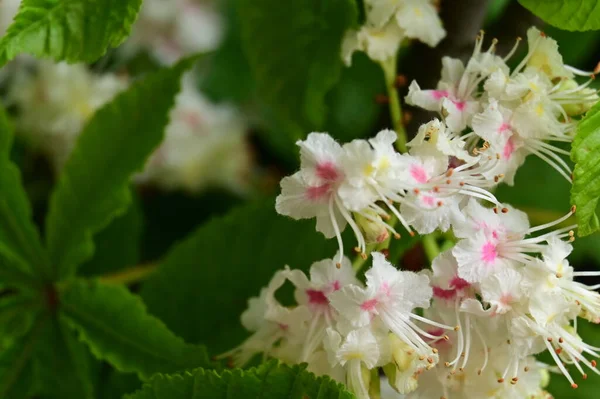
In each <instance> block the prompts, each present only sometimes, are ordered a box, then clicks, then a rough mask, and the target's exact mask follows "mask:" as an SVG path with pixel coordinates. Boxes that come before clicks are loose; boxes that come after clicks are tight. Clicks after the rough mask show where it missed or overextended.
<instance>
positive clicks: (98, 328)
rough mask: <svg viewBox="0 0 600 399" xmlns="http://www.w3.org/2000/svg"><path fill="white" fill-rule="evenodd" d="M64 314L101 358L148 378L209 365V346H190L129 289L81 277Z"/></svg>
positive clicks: (65, 294) (70, 289) (70, 288)
mask: <svg viewBox="0 0 600 399" xmlns="http://www.w3.org/2000/svg"><path fill="white" fill-rule="evenodd" d="M60 303H61V307H62V310H63V312H64V317H65V318H66V320H67V321H68V323H69V324H70V325H71V326H72V327H73V328H75V329H76V330H77V331H78V332H79V334H80V338H81V340H82V341H84V342H85V343H86V344H88V346H89V347H90V349H91V351H92V353H93V354H94V355H95V356H96V357H98V358H99V359H104V360H108V361H109V362H110V363H111V364H112V365H113V366H114V367H116V368H117V369H118V370H120V371H123V372H138V373H139V374H140V376H142V377H144V378H148V377H150V376H151V375H152V374H154V373H157V372H164V373H171V372H175V371H178V370H184V369H187V368H194V367H199V366H203V367H206V366H208V365H209V360H208V356H207V355H206V351H205V349H204V348H203V347H199V346H193V345H188V344H186V343H185V342H183V340H182V339H180V338H179V337H177V336H175V335H174V334H173V333H172V332H171V331H169V330H168V329H167V328H166V327H165V325H164V324H163V323H162V322H161V321H160V320H158V319H156V318H155V317H152V316H150V315H148V313H147V312H146V308H145V306H144V304H143V303H142V301H141V300H140V298H138V297H137V296H135V295H133V294H132V293H131V292H129V290H127V288H125V287H123V286H118V285H108V284H102V283H99V282H97V281H84V280H75V281H73V282H70V283H69V284H68V285H67V286H66V287H65V288H64V289H63V291H62V292H61V297H60Z"/></svg>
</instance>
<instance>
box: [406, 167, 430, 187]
mask: <svg viewBox="0 0 600 399" xmlns="http://www.w3.org/2000/svg"><path fill="white" fill-rule="evenodd" d="M410 175H411V176H412V178H413V179H415V180H416V181H417V183H421V184H423V183H427V172H426V171H425V168H423V167H422V166H420V165H415V164H413V165H411V166H410Z"/></svg>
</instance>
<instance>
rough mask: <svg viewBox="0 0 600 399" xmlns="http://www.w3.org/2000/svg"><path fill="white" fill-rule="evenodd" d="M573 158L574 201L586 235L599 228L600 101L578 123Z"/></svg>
mask: <svg viewBox="0 0 600 399" xmlns="http://www.w3.org/2000/svg"><path fill="white" fill-rule="evenodd" d="M571 159H572V160H573V161H574V162H575V170H574V171H573V188H572V189H571V202H572V203H573V204H574V205H575V206H577V213H576V215H577V223H578V225H579V228H578V234H579V235H580V236H586V235H589V234H592V233H593V232H595V231H597V230H598V229H600V223H599V221H598V216H597V215H596V208H597V207H598V200H599V199H600V179H598V176H599V175H600V103H598V104H596V105H595V106H594V107H593V108H592V109H591V110H589V111H588V113H587V114H586V115H585V117H584V118H583V119H582V120H581V121H580V122H579V124H578V125H577V135H576V136H575V140H574V141H573V148H572V149H571Z"/></svg>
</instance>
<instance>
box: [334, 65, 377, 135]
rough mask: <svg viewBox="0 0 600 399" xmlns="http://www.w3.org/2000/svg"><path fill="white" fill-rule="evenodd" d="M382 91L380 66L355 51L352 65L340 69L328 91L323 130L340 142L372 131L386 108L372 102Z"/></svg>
mask: <svg viewBox="0 0 600 399" xmlns="http://www.w3.org/2000/svg"><path fill="white" fill-rule="evenodd" d="M381 93H385V81H384V78H383V73H382V71H381V68H380V66H379V65H377V64H376V63H374V62H373V61H371V60H370V59H369V58H368V57H367V56H366V55H365V54H364V53H357V54H356V55H355V56H354V59H353V60H352V66H351V67H349V68H344V69H343V70H342V75H341V79H340V81H339V83H338V84H337V85H336V86H335V87H334V88H333V89H332V90H331V91H330V92H329V93H328V94H327V105H328V109H329V113H328V116H327V124H326V127H327V129H326V130H327V131H328V132H329V133H330V134H331V135H332V136H333V137H335V138H336V139H338V140H340V141H351V140H353V139H355V138H358V137H367V136H369V135H370V134H372V131H371V130H372V129H373V126H374V125H375V124H376V122H377V119H378V118H379V116H380V115H381V111H382V109H383V107H385V106H382V105H381V104H378V103H377V102H376V101H375V98H376V96H377V95H378V94H381ZM357 110H360V112H357Z"/></svg>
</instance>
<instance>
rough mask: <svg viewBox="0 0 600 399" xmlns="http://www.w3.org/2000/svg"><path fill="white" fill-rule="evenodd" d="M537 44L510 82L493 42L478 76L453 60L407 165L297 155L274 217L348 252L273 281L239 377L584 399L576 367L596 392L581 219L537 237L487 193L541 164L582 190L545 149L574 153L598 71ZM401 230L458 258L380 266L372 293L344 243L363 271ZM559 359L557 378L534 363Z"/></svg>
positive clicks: (448, 397)
mask: <svg viewBox="0 0 600 399" xmlns="http://www.w3.org/2000/svg"><path fill="white" fill-rule="evenodd" d="M396 3H397V4H400V3H402V4H404V2H396ZM396 3H395V4H396ZM406 3H407V4H408V3H409V2H408V1H407V2H406ZM367 4H370V5H372V3H371V2H367ZM421 4H422V3H421ZM369 10H371V12H373V10H374V9H373V8H369ZM528 42H529V49H528V52H527V55H526V56H525V58H524V59H523V60H522V62H521V63H520V64H519V65H518V66H517V67H516V68H515V69H513V71H512V72H511V71H510V70H509V68H508V66H507V65H506V60H507V59H508V58H509V57H510V56H512V54H513V53H514V52H516V51H517V46H518V43H517V45H515V48H514V49H513V50H512V51H511V54H509V56H508V57H505V58H500V57H498V56H496V55H495V54H494V45H495V43H493V44H492V46H491V47H490V48H489V49H488V50H487V51H482V43H483V37H480V38H478V40H477V43H476V47H475V51H474V53H473V56H472V57H471V59H470V60H469V61H468V62H467V64H466V66H465V65H464V64H463V63H462V62H460V61H458V60H454V59H450V58H445V59H444V61H443V70H442V80H441V81H440V83H439V85H438V88H437V89H436V90H421V89H420V88H419V86H418V84H417V83H415V82H413V83H412V84H411V86H410V91H409V94H408V96H407V102H409V103H412V104H414V105H418V106H421V107H423V108H426V109H428V110H431V111H437V112H438V113H439V119H437V118H436V119H433V120H432V121H430V122H429V123H426V124H424V125H422V126H421V127H420V128H419V130H418V132H417V134H416V136H415V137H414V139H413V140H412V141H410V142H409V143H408V148H409V151H408V153H405V154H401V153H398V152H396V151H395V149H394V142H395V141H396V138H397V135H396V133H395V132H393V131H390V130H384V131H381V132H379V133H378V134H377V135H376V136H375V137H374V138H372V139H369V140H354V141H352V142H350V143H346V144H343V145H340V144H339V143H337V142H336V141H335V140H334V139H333V138H331V137H330V136H329V135H327V134H325V133H311V134H309V135H308V137H307V138H306V140H303V141H299V142H298V143H297V144H298V146H299V147H300V163H301V166H300V170H299V171H298V172H296V173H294V174H293V175H291V176H288V177H285V178H283V179H282V181H281V194H280V195H279V196H278V197H277V200H276V209H277V211H278V212H279V213H280V214H283V215H287V216H290V217H292V218H295V219H312V218H315V219H316V228H317V230H318V231H319V232H321V233H323V234H324V235H325V236H326V237H328V238H332V237H336V238H337V241H338V245H339V251H338V253H337V254H336V255H335V256H334V258H333V259H325V260H321V261H318V262H316V263H314V264H313V265H312V267H311V268H310V277H308V276H306V275H305V274H304V273H303V272H302V271H299V270H291V269H289V268H288V267H286V268H285V269H284V270H280V271H278V272H276V273H275V275H274V277H273V278H272V280H271V282H270V283H269V285H268V286H267V287H265V288H264V289H263V290H262V291H261V293H260V296H259V297H258V298H252V299H251V300H250V301H249V308H248V310H247V311H246V312H245V313H244V314H243V315H242V323H243V325H244V326H245V327H246V328H247V329H248V330H249V331H251V332H253V335H252V336H251V337H250V338H248V339H247V340H246V341H245V342H243V343H242V344H241V345H240V346H238V347H237V348H235V349H233V350H232V351H230V352H228V353H225V354H224V355H223V356H227V357H231V358H232V360H233V362H234V363H236V364H238V365H244V364H247V363H248V362H249V361H250V360H251V359H252V358H253V357H254V356H255V355H257V354H263V356H266V357H275V358H278V359H281V360H283V361H285V362H290V363H301V362H306V363H308V367H309V370H311V371H313V372H314V373H316V374H325V375H329V376H331V377H332V378H335V379H336V380H338V381H340V382H344V383H345V384H347V386H348V387H349V389H350V390H352V391H353V392H354V393H355V394H356V396H357V397H358V398H360V399H368V398H373V397H380V394H381V393H383V392H384V391H385V390H387V391H388V394H389V391H390V390H391V391H392V392H393V394H392V396H390V397H404V398H406V399H432V398H443V399H463V398H464V399H482V398H494V399H507V398H511V399H518V398H522V399H550V398H551V396H550V394H549V393H547V392H546V391H545V390H544V387H545V386H546V384H547V382H548V378H549V372H551V371H556V372H560V373H562V374H563V375H564V376H565V377H566V378H567V379H568V381H569V382H570V383H571V385H572V386H573V387H574V388H576V387H577V383H576V382H575V379H574V378H573V376H572V375H571V372H570V371H569V370H568V369H567V366H568V365H570V366H572V367H574V369H575V370H577V371H578V372H579V373H580V374H581V375H582V377H583V379H585V378H586V377H587V374H586V370H585V369H584V368H586V369H589V370H591V371H592V372H595V373H597V374H600V372H599V371H597V370H596V368H595V367H596V361H595V360H590V359H591V358H595V357H600V348H596V347H593V346H591V345H589V344H586V343H585V342H584V341H583V340H582V339H581V337H580V336H579V335H578V333H577V320H578V318H582V319H585V320H587V321H589V322H592V323H600V294H598V293H597V292H596V291H595V290H596V289H597V288H599V287H600V285H598V286H587V285H584V284H583V283H581V282H578V281H576V278H577V277H580V276H599V275H600V272H577V271H575V270H574V269H573V268H572V267H571V266H570V265H569V262H568V260H567V256H568V255H569V254H570V252H571V250H572V246H571V244H570V242H572V241H574V231H573V229H575V228H576V227H577V226H576V225H566V226H565V224H567V221H568V219H569V218H570V217H571V216H572V215H573V213H574V212H575V208H574V207H573V208H572V209H571V210H570V212H568V213H567V214H566V215H565V216H563V217H562V218H559V219H558V220H555V221H553V222H550V223H546V224H543V225H538V226H534V227H531V226H530V223H529V220H528V217H527V215H526V214H525V213H523V212H521V211H519V210H517V209H514V208H513V207H511V206H510V205H505V204H502V203H500V202H499V201H498V200H497V199H496V197H495V196H494V195H493V194H492V193H491V192H490V189H492V188H494V187H495V186H497V185H498V184H499V183H501V182H507V183H509V184H512V182H513V178H514V175H515V173H516V170H517V168H518V167H519V166H520V165H521V164H522V163H523V160H524V158H525V157H526V156H527V155H529V154H534V155H536V156H538V157H540V158H542V159H543V160H545V161H546V162H548V163H549V164H550V165H551V166H552V167H554V168H555V169H556V170H558V171H559V173H561V174H562V175H563V176H564V177H566V178H567V179H570V176H569V174H570V170H569V169H568V165H567V164H566V163H565V162H564V161H563V160H562V159H561V158H560V156H559V155H560V154H564V153H565V151H563V150H562V149H561V148H559V147H556V146H555V145H552V144H549V143H548V142H549V141H557V142H569V141H571V140H572V136H573V134H574V133H573V131H574V129H575V127H576V124H577V119H576V117H577V116H579V115H581V114H582V113H583V112H585V111H586V110H587V109H588V108H589V107H591V106H592V105H593V103H594V102H596V101H597V100H598V96H597V93H596V92H595V91H593V90H591V89H589V88H588V85H589V83H590V81H591V80H589V81H587V82H585V83H583V84H578V83H577V82H576V81H575V79H574V74H585V73H583V72H581V71H578V70H576V69H574V68H572V67H569V66H566V65H564V64H563V62H562V58H561V56H560V54H559V53H558V51H557V45H556V42H554V41H553V40H552V39H550V38H548V37H546V36H544V35H543V34H541V32H539V31H538V30H537V29H535V28H532V29H530V30H529V32H528ZM588 74H589V75H590V76H591V78H590V79H592V78H593V75H592V73H591V72H590V73H588ZM397 222H398V223H399V224H401V225H402V226H403V227H404V228H405V229H406V230H407V231H408V232H409V233H410V234H413V235H414V231H416V232H418V233H420V234H429V233H432V232H434V231H436V230H438V231H442V232H446V231H447V232H449V233H448V234H447V235H446V236H447V237H449V238H447V243H449V244H451V245H450V246H449V247H450V248H449V249H446V250H445V251H443V252H441V253H438V255H437V256H435V257H434V258H433V259H432V267H431V270H423V271H421V272H419V273H414V272H408V271H400V270H398V269H397V268H396V267H394V265H392V264H391V263H390V262H388V260H387V259H386V258H385V255H384V254H383V253H380V252H372V259H373V262H372V267H371V268H370V269H369V270H368V271H366V273H365V274H364V279H363V278H362V277H363V276H361V275H359V274H357V272H358V270H360V266H361V265H362V262H361V261H360V259H358V260H359V261H358V262H356V265H357V267H356V268H353V267H352V265H351V263H350V261H349V259H348V258H346V257H345V256H344V252H343V251H344V245H343V240H342V234H341V233H342V231H343V230H344V229H345V228H346V226H349V228H350V229H351V230H352V231H353V233H354V236H355V237H356V241H357V246H356V247H355V248H354V249H355V251H356V252H358V253H359V254H360V255H361V256H362V257H363V258H365V259H366V258H367V253H368V252H369V250H370V249H372V248H373V246H369V247H367V245H368V244H370V243H376V244H378V245H377V246H376V247H377V248H386V247H387V245H389V239H390V237H391V236H395V237H397V238H400V237H399V236H400V235H399V234H398V233H397V231H396V229H395V227H394V226H395V224H396V223H397ZM429 238H431V237H429ZM286 281H289V282H291V283H292V284H293V285H294V287H295V288H296V291H295V298H296V305H294V306H288V307H284V306H283V305H281V303H280V302H278V301H277V300H276V295H275V294H276V292H277V290H278V289H279V288H280V287H281V286H282V285H283V284H284V283H285V282H286ZM363 281H364V283H363ZM545 351H547V352H548V353H549V355H550V357H551V358H552V359H553V361H554V363H555V365H552V366H550V365H546V364H543V363H540V362H538V361H537V360H536V357H535V356H536V355H538V354H540V353H542V352H545ZM381 371H383V373H384V374H385V378H383V379H380V374H381ZM382 381H386V382H385V384H386V386H387V387H388V388H389V389H388V388H385V389H384V388H383V387H381V388H380V383H381V382H382ZM400 395H404V396H400Z"/></svg>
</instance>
